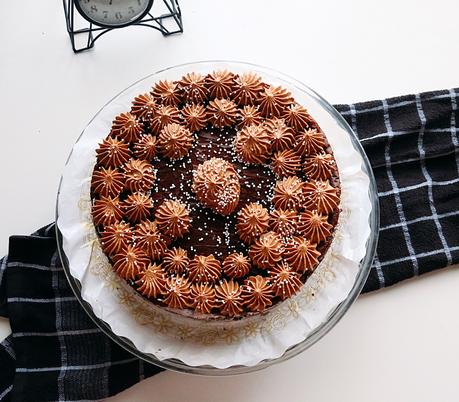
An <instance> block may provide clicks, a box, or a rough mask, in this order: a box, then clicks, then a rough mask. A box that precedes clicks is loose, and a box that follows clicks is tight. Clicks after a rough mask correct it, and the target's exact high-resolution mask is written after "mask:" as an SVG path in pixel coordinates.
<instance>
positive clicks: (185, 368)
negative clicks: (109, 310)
mask: <svg viewBox="0 0 459 402" xmlns="http://www.w3.org/2000/svg"><path fill="white" fill-rule="evenodd" d="M216 69H228V70H230V71H233V72H244V71H254V72H257V73H259V74H260V75H262V76H263V77H264V78H267V81H268V82H269V83H275V84H279V85H284V86H287V87H288V89H290V90H291V91H292V93H293V95H294V96H295V98H296V99H297V100H298V101H299V103H302V104H304V105H305V106H307V108H310V107H312V112H311V114H312V115H313V116H314V117H315V118H317V116H318V115H320V119H318V122H319V124H320V125H322V123H323V122H329V123H330V124H333V125H334V126H335V127H338V128H339V130H340V132H342V133H343V135H345V136H347V137H348V138H349V140H350V144H351V146H352V148H353V149H354V150H355V151H356V155H357V157H360V158H361V161H359V163H360V162H361V170H362V172H363V173H364V174H365V175H366V176H367V178H368V183H369V186H368V199H369V203H370V204H371V211H370V213H369V219H368V226H369V236H368V238H367V239H366V241H365V244H364V256H363V258H362V259H361V260H360V262H359V264H358V272H357V274H356V276H355V278H354V282H353V285H352V287H351V289H350V291H349V293H348V294H347V297H345V298H344V300H342V301H341V302H339V303H338V304H337V305H336V306H335V307H334V308H332V309H331V310H330V311H329V312H328V314H327V315H326V317H325V319H323V320H322V321H321V322H320V323H319V324H318V325H317V326H315V328H314V329H313V330H312V331H310V332H309V334H308V335H307V337H306V338H305V339H304V340H302V341H301V342H299V343H296V344H295V345H292V346H291V347H289V348H288V349H286V350H285V351H284V352H283V353H282V355H281V356H279V357H275V358H268V359H263V360H261V361H259V362H258V363H257V364H254V365H250V366H246V365H232V366H230V367H226V368H217V367H215V366H212V365H189V364H185V363H184V362H183V361H181V360H179V359H174V358H166V359H159V358H157V357H156V356H155V355H154V354H151V353H144V352H142V351H140V350H139V349H138V348H137V347H136V346H135V345H134V343H133V342H132V341H131V340H130V339H129V338H128V337H125V336H119V335H117V334H115V333H114V331H113V330H112V328H111V326H110V325H109V324H108V323H107V322H106V321H104V320H102V319H100V318H99V316H100V314H95V312H94V307H95V306H93V305H91V304H90V303H88V302H87V301H86V300H85V299H84V298H83V296H82V284H81V281H80V280H78V279H77V278H75V276H74V275H72V270H71V267H70V265H69V258H68V255H66V252H65V251H64V239H63V236H62V234H61V231H60V229H59V217H60V216H61V214H62V208H63V207H62V205H65V202H64V201H65V200H64V201H63V200H62V198H65V194H63V193H62V189H63V180H65V175H63V177H62V179H61V182H60V185H59V191H58V195H57V205H56V221H57V222H58V225H56V231H57V239H58V250H59V254H60V257H61V260H62V265H63V267H64V271H65V274H66V276H67V279H68V281H69V284H70V286H71V288H72V290H73V291H74V293H75V295H76V297H77V298H78V300H79V301H80V303H81V305H82V307H83V309H84V310H85V311H86V313H87V314H88V315H89V316H90V317H91V319H92V320H93V321H94V322H95V323H96V324H97V326H98V327H99V328H100V329H101V330H102V331H103V332H104V333H105V334H106V335H107V336H108V337H109V338H111V339H112V340H113V341H115V342H116V343H118V344H119V345H120V346H122V347H123V348H125V349H126V350H128V351H129V352H131V353H132V354H133V355H135V356H137V357H139V358H141V359H143V360H145V361H147V362H149V363H152V364H155V365H158V366H161V367H163V368H166V369H170V370H176V371H181V372H185V373H193V374H201V375H216V376H217V375H233V374H241V373H247V372H252V371H256V370H261V369H263V368H266V367H268V366H270V365H272V364H275V363H279V362H282V361H285V360H287V359H289V358H291V357H293V356H296V355H297V354H299V353H301V352H303V351H304V350H306V349H307V348H309V347H310V346H312V345H313V344H314V343H315V342H317V341H318V340H320V339H321V338H322V337H323V336H324V335H326V334H327V333H328V332H329V331H330V330H331V329H332V328H333V327H334V326H335V325H336V323H337V322H338V321H339V320H340V319H341V318H342V317H343V316H344V314H345V313H346V312H347V311H348V309H349V308H350V306H351V305H352V303H353V302H354V301H355V299H356V298H357V296H358V295H359V293H360V291H361V290H362V287H363V285H364V284H365V281H366V279H367V276H368V274H369V270H370V267H371V263H372V261H373V257H374V254H375V250H376V244H377V238H378V230H379V204H378V198H377V189H376V183H375V180H374V177H373V173H372V170H371V168H370V164H369V162H368V159H367V157H366V155H365V153H364V151H363V149H362V147H361V145H360V143H359V141H358V139H357V137H356V136H355V134H354V133H353V131H352V129H351V128H350V127H349V125H348V124H347V123H346V121H345V120H344V119H343V118H342V116H341V115H340V114H339V113H338V112H337V111H336V110H335V109H334V108H333V106H332V105H330V104H329V103H328V102H327V101H326V100H325V99H324V98H322V97H321V96H320V95H318V94H317V93H316V92H315V91H313V90H312V89H310V88H309V87H307V86H306V85H304V84H302V83H301V82H299V81H297V80H295V79H293V78H291V77H289V76H286V75H284V74H282V73H280V72H277V71H274V70H271V69H268V68H265V67H261V66H258V65H253V64H248V63H240V62H232V61H203V62H197V63H188V64H182V65H178V66H174V67H170V68H168V69H165V70H161V71H158V72H156V73H153V74H151V75H149V76H147V77H145V78H143V79H142V80H139V81H137V82H136V83H134V84H133V85H131V86H130V87H128V88H126V89H125V90H124V91H122V92H121V93H119V94H118V95H117V96H115V97H114V98H113V99H111V100H110V101H109V102H108V103H107V104H106V105H105V106H104V107H103V108H102V109H101V110H100V111H99V112H98V113H97V114H96V115H95V116H94V118H93V119H92V120H91V121H90V122H89V123H88V126H89V125H90V124H92V123H93V122H94V121H95V120H96V119H97V118H98V116H99V115H100V114H101V113H102V112H103V111H104V109H106V108H107V107H108V106H110V105H112V104H113V103H116V102H117V101H118V99H120V98H122V97H123V95H125V94H126V93H141V88H142V89H143V90H144V88H145V87H146V84H149V85H152V84H153V83H154V82H156V81H158V80H160V79H177V77H180V76H181V75H183V74H184V73H186V72H190V71H199V72H209V71H212V70H216ZM137 88H139V89H138V90H137ZM135 91H137V92H135ZM124 106H125V107H126V106H127V105H125V104H124ZM85 131H86V128H85V130H83V132H82V134H81V135H80V137H79V138H78V140H77V142H76V144H75V146H77V145H78V144H79V142H80V141H81V140H82V138H84V135H85ZM72 154H73V151H72V153H70V155H69V158H68V160H67V165H68V164H69V161H70V160H71V158H72ZM64 187H65V186H64ZM67 252H69V251H68V250H67Z"/></svg>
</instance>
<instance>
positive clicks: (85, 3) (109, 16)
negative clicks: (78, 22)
mask: <svg viewBox="0 0 459 402" xmlns="http://www.w3.org/2000/svg"><path fill="white" fill-rule="evenodd" d="M151 3H153V0H76V1H75V4H76V6H77V8H78V11H79V12H80V13H81V15H82V16H83V17H84V18H86V19H87V20H89V21H90V22H93V23H95V24H96V25H101V26H108V27H120V26H124V25H129V24H130V23H133V22H135V21H137V20H138V19H140V18H142V17H143V16H144V15H145V14H146V13H147V12H148V10H149V9H150V7H151Z"/></svg>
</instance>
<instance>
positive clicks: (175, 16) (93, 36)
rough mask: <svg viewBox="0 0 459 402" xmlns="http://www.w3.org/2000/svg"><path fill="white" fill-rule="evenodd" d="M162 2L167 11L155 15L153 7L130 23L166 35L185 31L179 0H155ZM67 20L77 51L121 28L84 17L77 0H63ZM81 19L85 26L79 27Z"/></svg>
mask: <svg viewBox="0 0 459 402" xmlns="http://www.w3.org/2000/svg"><path fill="white" fill-rule="evenodd" d="M157 2H160V3H161V2H162V3H163V4H162V5H163V6H164V7H163V8H164V10H165V13H163V14H161V15H159V16H157V17H155V16H154V15H153V12H152V9H150V10H148V12H147V13H146V14H145V16H144V17H143V18H141V19H140V20H138V21H135V22H133V23H131V24H129V25H134V26H136V25H137V26H144V27H148V28H153V29H156V30H157V31H159V32H161V33H162V34H163V35H164V36H169V35H172V34H177V33H182V32H183V23H182V14H181V11H180V6H179V4H178V0H155V2H154V3H157ZM63 3H64V13H65V20H66V24H67V32H68V34H69V36H70V41H71V43H72V49H73V51H74V52H75V53H79V52H82V51H85V50H88V49H91V48H92V47H94V43H95V42H96V40H97V39H99V38H100V37H101V36H102V35H104V34H106V33H107V32H110V31H112V30H113V29H119V28H118V27H102V26H98V25H96V24H94V23H92V22H89V21H86V20H85V19H83V18H82V17H81V16H80V15H79V13H78V10H76V6H75V0H63ZM77 19H79V20H81V21H82V22H83V23H84V24H85V27H83V28H77V27H76V26H77V24H76V22H77V21H76V20H77ZM77 37H79V39H82V40H81V42H80V41H79V43H77Z"/></svg>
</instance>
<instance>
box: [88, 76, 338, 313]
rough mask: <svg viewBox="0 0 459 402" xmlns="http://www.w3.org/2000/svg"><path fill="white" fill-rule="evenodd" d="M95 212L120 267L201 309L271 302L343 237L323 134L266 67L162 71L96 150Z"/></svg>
mask: <svg viewBox="0 0 459 402" xmlns="http://www.w3.org/2000/svg"><path fill="white" fill-rule="evenodd" d="M96 152H97V163H96V165H95V167H94V171H93V176H92V182H91V198H92V202H93V207H92V217H93V221H94V225H95V227H96V231H97V233H98V235H99V238H100V242H101V245H102V249H103V250H104V252H105V254H106V255H107V256H108V258H109V260H110V261H111V263H112V265H113V269H114V270H115V271H116V273H117V274H118V275H119V276H120V277H121V278H123V279H124V280H125V281H126V282H127V283H128V284H129V285H130V286H132V287H133V288H134V289H135V290H136V291H137V292H139V293H140V294H141V295H142V296H144V297H145V298H147V299H149V300H150V301H151V302H152V303H155V304H157V305H160V306H164V307H165V308H168V309H173V310H174V311H176V312H178V313H183V314H187V315H190V316H192V317H196V318H206V317H212V318H221V319H236V318H241V317H244V316H246V315H253V314H259V313H263V312H265V311H266V310H267V309H269V308H270V307H271V306H274V305H275V304H277V303H279V302H282V301H283V300H286V299H288V298H290V297H292V296H293V295H294V294H295V293H297V292H298V291H299V289H300V288H301V286H302V285H303V284H304V283H305V282H306V280H307V279H308V277H309V276H310V275H311V273H312V272H313V271H314V269H315V268H316V267H317V266H318V264H319V262H320V261H321V259H322V258H323V256H324V254H325V253H326V251H327V249H328V248H329V246H330V243H331V241H332V239H333V233H334V229H335V226H336V224H337V220H338V215H339V197H340V187H339V175H338V169H337V166H336V162H335V160H334V157H333V152H332V149H331V147H330V145H329V144H328V142H327V139H326V136H325V134H324V133H323V132H322V130H321V129H320V127H319V125H318V124H317V122H316V121H315V120H314V119H313V117H312V116H311V115H310V114H309V113H308V111H307V110H306V109H305V108H304V107H303V106H301V105H300V104H298V103H297V102H296V101H295V99H294V98H293V96H292V94H291V93H290V92H289V91H288V90H286V89H285V88H282V87H279V86H271V85H269V84H268V83H265V82H263V81H262V79H261V78H260V77H259V76H258V75H257V74H255V73H251V72H248V73H244V74H240V75H238V74H234V73H232V72H229V71H214V72H211V73H209V74H207V75H205V76H204V75H201V74H199V73H194V72H191V73H189V74H187V75H185V76H184V77H182V78H181V79H180V80H179V81H159V82H157V83H155V84H154V85H153V87H152V90H151V92H149V93H146V94H140V95H139V96H137V97H136V98H135V99H134V100H133V102H132V106H131V109H130V111H126V112H125V113H121V114H120V115H119V116H116V117H115V118H114V121H113V125H112V128H111V131H110V132H109V133H108V135H107V137H106V138H105V139H104V140H103V141H102V142H101V144H100V145H99V147H98V149H97V151H96Z"/></svg>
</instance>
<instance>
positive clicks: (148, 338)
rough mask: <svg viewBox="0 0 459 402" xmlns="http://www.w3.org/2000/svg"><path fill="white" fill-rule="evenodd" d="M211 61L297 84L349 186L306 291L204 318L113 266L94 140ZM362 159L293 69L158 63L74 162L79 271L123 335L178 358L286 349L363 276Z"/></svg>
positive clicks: (97, 124)
mask: <svg viewBox="0 0 459 402" xmlns="http://www.w3.org/2000/svg"><path fill="white" fill-rule="evenodd" d="M211 66H212V67H215V68H216V69H217V68H218V69H221V68H225V67H226V68H228V69H230V70H232V71H235V72H243V71H248V70H251V71H256V72H258V73H260V75H262V76H263V78H264V79H265V81H266V82H268V83H271V84H277V85H283V86H284V87H287V88H288V89H289V90H291V91H292V93H293V95H294V97H295V99H296V100H297V101H298V102H299V103H301V104H302V105H304V106H305V107H306V108H307V109H308V110H309V111H310V113H311V114H312V116H313V117H314V118H315V119H316V120H317V121H318V123H319V124H320V126H321V127H322V129H323V131H324V132H325V133H326V135H327V138H328V140H329V142H330V144H331V146H332V148H333V151H334V154H335V158H336V161H337V164H338V167H339V172H340V179H341V186H342V195H341V205H340V207H341V214H340V218H339V223H338V226H337V229H336V233H335V237H334V240H333V242H332V245H331V247H330V249H329V251H328V252H327V254H326V256H325V258H324V260H323V261H322V262H321V264H320V265H319V267H318V268H317V269H316V271H315V272H314V274H313V275H312V276H311V278H310V279H309V280H308V281H307V283H306V284H305V285H304V286H303V288H302V289H301V291H300V292H299V294H297V295H296V296H295V297H293V298H292V299H290V300H287V301H285V302H284V303H281V304H279V305H277V306H276V307H274V308H273V309H272V310H270V311H269V312H268V313H267V314H265V315H262V316H256V317H251V318H248V319H244V320H240V321H234V322H229V323H226V322H225V323H222V322H210V323H204V324H203V323H202V322H197V321H196V320H193V319H191V318H186V317H182V316H179V315H177V314H174V313H172V312H170V311H167V310H166V309H163V308H159V307H157V306H154V305H153V304H152V303H148V302H146V301H145V300H144V299H142V298H141V297H140V296H139V295H137V294H136V293H135V291H134V290H132V289H131V288H130V287H129V286H127V285H125V284H124V282H123V281H122V280H121V279H119V278H118V276H117V275H116V274H114V273H113V271H112V268H111V266H110V264H109V262H108V260H107V258H106V256H105V255H104V253H103V252H102V250H101V248H100V245H99V241H98V239H97V236H96V233H95V229H94V226H93V224H92V221H91V214H90V206H91V200H90V194H89V189H90V180H91V175H92V170H93V167H94V164H95V162H96V158H95V150H96V148H97V147H98V144H99V142H100V141H101V140H102V139H103V138H104V137H105V136H106V135H107V134H108V132H109V130H110V127H111V122H112V120H113V118H114V117H115V116H116V115H117V114H119V113H121V112H124V111H126V110H128V109H129V108H130V104H131V101H132V99H133V98H134V96H136V95H138V94H139V93H144V92H147V91H148V90H149V89H150V87H151V85H152V84H153V83H154V82H156V81H158V80H160V79H166V78H167V79H178V78H180V77H181V76H182V75H183V74H184V73H186V72H190V71H200V72H203V73H207V72H209V71H210V70H212V68H211ZM362 162H363V161H362V158H361V156H360V154H359V153H358V152H357V151H356V150H355V149H354V147H353V145H352V142H351V140H350V138H349V135H348V133H347V132H346V131H345V130H344V128H343V127H341V125H340V124H338V123H337V122H336V121H335V120H334V118H333V116H332V115H330V113H329V112H328V111H327V110H325V109H324V108H323V106H322V105H321V104H320V102H319V101H318V100H317V99H316V98H315V96H314V95H313V94H308V93H306V92H304V91H302V89H301V88H300V87H298V83H296V82H294V81H289V80H288V79H286V78H285V77H283V78H282V79H281V78H279V77H277V76H276V75H272V74H270V73H267V72H266V71H259V70H257V68H256V67H252V66H241V65H236V66H235V65H232V64H231V63H215V64H213V65H209V64H202V65H201V64H196V65H194V66H182V67H177V68H174V69H169V70H165V71H162V72H160V73H156V74H155V75H154V76H150V77H147V78H146V79H144V80H142V81H139V82H138V83H136V84H134V85H133V86H131V87H130V88H128V89H127V90H125V91H124V92H122V93H121V94H120V95H118V96H117V97H116V98H114V99H113V100H112V101H111V102H109V103H108V104H107V105H106V106H105V107H104V108H103V109H102V110H101V111H100V112H99V113H98V114H97V115H96V116H95V118H94V119H93V120H92V121H91V122H90V123H89V125H88V126H87V127H86V129H85V130H84V132H83V134H82V135H81V137H80V138H79V140H78V141H77V143H76V144H75V146H74V148H73V150H72V153H71V155H70V158H69V160H68V163H67V165H66V166H65V169H64V172H63V178H62V183H61V188H60V194H59V198H58V220H57V224H58V227H59V229H60V231H61V233H62V236H63V249H64V252H65V254H66V256H67V258H68V261H69V269H70V273H71V275H72V276H74V277H75V278H76V279H78V281H79V282H80V283H81V286H82V290H81V295H82V297H83V299H84V300H86V301H87V302H88V303H89V304H90V305H91V306H92V309H93V311H94V314H95V315H96V316H97V317H98V318H100V319H102V320H103V321H105V322H106V323H107V324H109V326H110V327H111V329H112V331H113V332H114V333H115V334H116V335H118V336H123V337H125V338H128V339H129V340H131V341H132V343H133V344H134V345H135V347H136V348H137V349H138V350H140V351H141V352H144V353H150V354H153V355H154V356H155V357H156V358H157V359H159V360H164V359H171V358H175V359H178V360H181V361H182V362H184V363H185V364H187V365H190V366H199V365H210V366H214V367H217V368H226V367H230V366H234V365H245V366H254V365H256V364H257V363H259V362H260V361H262V360H265V359H274V358H277V357H280V356H282V355H283V354H284V353H285V351H286V350H287V349H289V348H290V347H292V346H294V345H296V344H298V343H299V342H301V341H303V340H305V339H306V338H307V337H308V335H309V334H310V333H311V331H312V330H313V329H315V328H317V326H318V325H320V324H321V323H323V322H324V321H325V320H327V318H328V316H329V313H330V312H331V311H332V310H333V309H334V308H335V307H336V306H337V305H338V304H339V303H340V302H342V301H343V300H345V299H346V297H347V296H348V294H349V292H350V290H351V289H352V287H353V285H354V283H355V281H356V278H357V275H358V273H359V270H360V264H359V263H360V261H361V260H362V259H363V257H364V256H365V252H366V242H367V239H368V238H369V235H370V225H369V216H370V212H371V208H372V207H371V203H370V199H369V185H370V181H369V178H368V176H367V175H366V174H365V173H364V170H363V167H362V166H363V165H362Z"/></svg>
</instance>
